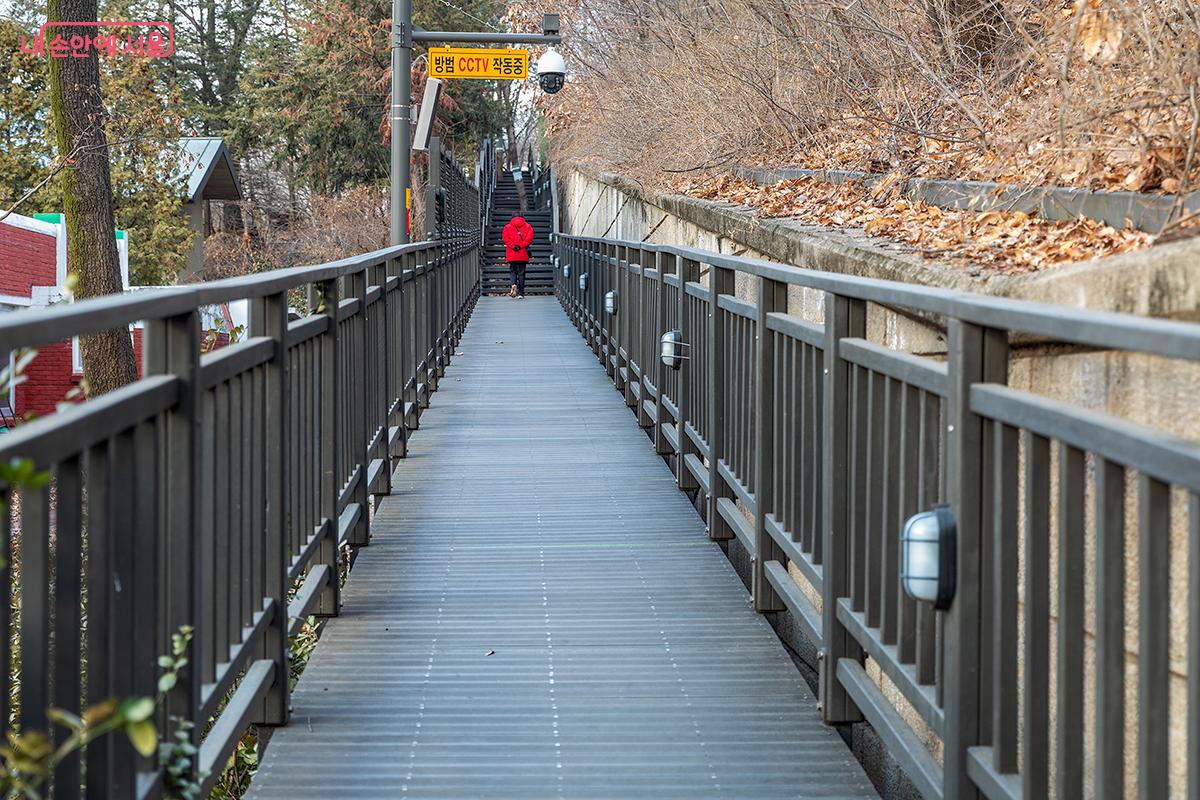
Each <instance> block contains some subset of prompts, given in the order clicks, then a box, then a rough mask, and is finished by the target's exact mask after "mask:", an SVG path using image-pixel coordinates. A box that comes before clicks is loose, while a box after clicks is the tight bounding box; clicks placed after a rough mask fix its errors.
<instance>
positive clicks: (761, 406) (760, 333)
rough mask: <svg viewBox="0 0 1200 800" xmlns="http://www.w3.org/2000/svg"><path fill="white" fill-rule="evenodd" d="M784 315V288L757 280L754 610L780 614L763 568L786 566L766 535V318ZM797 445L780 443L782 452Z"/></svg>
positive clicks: (770, 499) (770, 442) (771, 438)
mask: <svg viewBox="0 0 1200 800" xmlns="http://www.w3.org/2000/svg"><path fill="white" fill-rule="evenodd" d="M776 311H787V284H784V283H780V282H779V281H773V280H770V279H769V278H761V277H760V278H759V279H758V319H757V320H756V323H755V326H754V335H755V340H756V341H755V344H756V346H755V348H754V358H755V362H756V363H755V365H754V378H755V380H754V399H755V403H754V439H755V441H754V500H755V506H756V511H757V512H758V513H756V514H755V515H754V542H755V551H756V553H757V558H755V559H754V581H753V587H754V608H755V610H757V611H779V610H781V609H782V608H783V604H782V603H781V602H780V600H779V597H778V595H776V593H775V591H774V590H773V589H772V588H771V585H770V584H769V583H768V582H767V577H766V572H765V571H764V568H763V565H765V564H766V563H767V562H768V561H778V562H780V563H781V564H785V565H786V564H787V555H786V554H785V553H784V551H783V548H781V547H780V546H779V545H778V544H776V542H775V540H774V539H773V538H772V537H771V535H770V534H769V533H767V524H766V523H767V514H768V513H771V512H773V511H774V510H775V486H774V479H775V449H776V448H775V445H776V441H775V338H774V337H773V336H772V335H771V331H770V330H768V328H767V320H768V315H769V314H771V313H773V312H776ZM798 444H799V443H797V442H781V443H780V446H781V448H789V447H795V446H797V445H798Z"/></svg>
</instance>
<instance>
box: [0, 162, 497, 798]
mask: <svg viewBox="0 0 1200 800" xmlns="http://www.w3.org/2000/svg"><path fill="white" fill-rule="evenodd" d="M459 189H469V187H461V186H460V187H459ZM470 191H474V190H473V189H471V190H470ZM456 202H457V200H456ZM475 202H476V203H477V202H478V200H477V199H476V200H475ZM473 208H477V205H476V206H474V207H473ZM456 213H457V212H456ZM475 213H476V212H475V211H474V210H470V209H468V210H467V211H466V212H463V214H461V215H457V216H455V217H452V218H451V219H450V220H448V221H447V222H448V224H450V223H452V222H456V221H458V220H459V219H460V217H461V221H462V222H463V226H464V227H463V228H462V229H456V230H451V231H449V236H448V238H445V239H442V240H439V241H433V242H422V243H418V244H412V245H405V246H401V247H393V248H389V249H386V250H381V251H378V252H374V253H368V254H366V255H362V256H356V257H354V258H349V259H346V260H343V261H338V262H334V263H330V264H323V265H320V266H315V267H300V268H295V269H285V270H279V271H275V272H268V273H263V274H259V275H253V276H250V277H245V278H237V279H233V280H226V281H220V282H216V283H207V284H197V285H195V286H187V287H180V288H171V289H162V290H154V291H145V292H139V293H135V294H130V295H124V296H113V297H107V298H102V299H96V300H90V301H86V302H79V303H74V304H68V305H60V306H54V307H51V308H48V309H44V310H38V311H29V312H20V313H13V314H6V315H3V316H0V351H4V352H9V351H20V350H24V349H26V348H36V347H38V346H41V345H45V344H49V343H54V342H61V341H63V340H69V339H70V338H71V337H73V336H84V335H88V334H92V333H97V332H100V331H105V330H112V329H121V328H124V327H126V326H131V325H133V324H134V323H135V322H138V321H143V322H144V324H145V328H144V337H143V343H144V375H143V377H142V378H141V379H140V380H138V381H137V382H135V383H133V384H132V385H129V386H126V387H124V388H121V389H118V390H116V391H114V392H112V393H110V394H107V395H104V396H102V397H98V398H95V399H92V400H89V401H88V402H85V403H82V404H80V405H77V406H74V407H71V408H69V409H68V410H65V411H62V412H61V413H57V414H54V415H52V416H48V417H45V418H42V419H39V420H36V421H33V422H29V423H27V424H24V425H21V426H20V427H19V428H17V429H16V430H15V431H13V432H10V433H7V434H4V435H3V436H0V463H3V464H9V463H10V462H11V461H12V460H14V459H16V460H17V463H18V464H23V465H31V468H32V469H34V470H35V472H36V473H39V474H40V473H43V472H44V471H48V473H49V476H50V481H49V482H42V481H25V482H20V481H18V482H19V483H22V485H7V484H6V485H3V486H0V500H2V501H3V502H4V504H5V506H6V507H7V508H8V509H9V511H8V513H5V514H3V515H0V520H2V522H0V525H2V532H0V535H2V537H3V558H4V561H3V565H4V566H3V572H2V574H0V580H3V581H4V585H5V586H6V588H7V590H8V591H9V592H10V597H13V598H14V599H15V600H16V603H15V605H14V607H13V608H14V610H15V611H16V616H15V617H14V616H12V614H11V613H10V606H9V604H8V603H3V604H0V605H2V610H0V647H2V648H3V652H0V703H3V707H0V723H3V724H4V726H5V730H6V731H9V730H12V729H16V730H19V731H23V732H30V731H44V730H47V729H48V728H50V727H51V726H50V724H49V723H50V720H48V719H47V710H48V709H50V708H57V709H62V710H65V711H67V712H69V713H70V714H72V715H78V714H80V713H81V710H82V709H87V708H89V707H95V706H96V705H97V704H100V703H102V702H103V701H104V700H106V699H107V698H111V697H116V698H134V697H154V696H155V695H156V691H157V687H156V683H157V681H158V678H159V675H160V673H161V670H160V669H159V668H158V666H157V665H156V661H157V659H158V657H159V656H160V655H163V654H167V653H170V651H171V644H170V642H171V635H172V633H174V632H176V631H178V630H179V629H181V628H183V627H184V626H189V627H190V628H192V630H193V631H194V637H193V639H192V641H191V643H190V646H189V647H188V650H187V653H186V659H187V664H186V665H185V666H184V667H183V668H182V670H181V671H180V672H179V675H178V681H177V683H176V684H175V686H174V687H173V688H171V689H170V690H169V692H167V693H166V698H165V702H164V704H163V706H162V707H161V708H160V709H159V711H158V712H157V720H158V728H159V730H160V731H162V732H164V733H167V732H170V731H172V730H178V729H179V723H180V721H186V722H190V723H192V726H193V727H191V729H190V733H189V734H188V735H189V736H190V738H191V741H192V744H193V745H194V746H195V747H196V753H195V755H194V756H193V757H192V764H191V769H190V771H189V775H190V779H195V778H197V777H198V778H199V783H200V784H201V788H202V791H203V794H204V795H206V794H207V792H208V789H209V788H210V787H211V786H212V784H213V783H214V782H215V781H216V780H217V778H218V777H219V776H220V773H221V771H222V768H223V767H224V765H225V763H226V761H227V759H228V757H229V754H230V753H231V751H232V749H233V748H234V746H235V745H236V743H237V741H238V739H239V738H240V737H241V736H242V734H243V732H244V730H245V729H246V727H247V725H250V724H254V725H283V724H286V723H287V722H288V715H289V703H288V685H289V677H290V665H289V657H288V637H289V635H290V634H293V633H295V632H296V631H297V630H298V629H299V627H300V626H301V624H302V623H303V621H304V620H305V618H306V617H308V616H309V615H335V614H337V613H338V606H339V598H338V592H339V583H340V582H339V575H340V572H341V570H342V568H343V566H344V561H343V555H342V551H343V547H344V546H346V545H349V546H351V547H358V546H363V545H366V544H367V543H368V542H369V541H370V538H371V530H370V508H369V503H370V500H371V497H372V496H373V495H381V494H387V493H388V491H389V476H390V473H391V468H392V463H393V461H394V460H395V459H397V458H401V457H403V456H404V455H405V451H406V450H405V448H406V442H407V437H408V435H409V432H410V431H411V430H413V429H414V428H416V426H417V424H418V420H419V417H420V413H421V408H422V407H424V406H425V405H426V404H427V403H428V398H429V395H430V393H431V392H433V391H435V390H436V389H437V385H438V380H439V378H440V377H441V376H442V374H443V372H444V370H445V367H446V364H447V362H448V361H449V359H450V357H451V356H452V355H453V353H454V346H455V344H456V343H457V341H458V339H459V336H460V335H461V333H462V330H463V327H464V326H465V324H466V321H467V319H468V317H469V315H470V312H471V309H472V308H473V306H474V303H475V301H476V299H477V298H478V296H479V259H478V233H477V220H476V218H475V216H474V215H475ZM236 300H248V301H249V305H250V322H249V330H248V332H247V334H246V336H245V337H244V338H242V339H241V340H240V341H237V342H235V343H233V344H230V345H229V346H227V347H224V348H222V349H220V350H216V351H214V352H211V353H206V354H202V352H201V336H202V331H201V329H200V315H199V309H200V308H201V307H204V306H211V305H216V304H221V303H228V302H231V301H236ZM26 472H28V468H26ZM10 473H11V474H12V475H18V476H19V475H21V474H25V473H22V472H21V470H19V469H13V470H10ZM10 477H11V476H10ZM14 524H15V525H16V526H18V527H19V532H18V530H17V528H14V527H12V526H13V525H14ZM18 571H19V583H18V584H17V585H16V586H14V585H13V583H12V582H13V579H14V576H15V575H16V574H17V573H18ZM14 666H15V667H16V669H17V670H19V672H17V673H14V672H13V671H12V667H14ZM18 681H19V687H17V688H16V689H13V686H14V683H16V682H18ZM10 696H11V697H12V698H13V699H14V700H15V705H13V704H11V703H10ZM68 732H69V731H66V730H65V729H63V730H61V731H60V733H59V734H58V736H57V740H58V741H61V740H62V739H63V738H64V737H65V735H66V733H68ZM165 780H166V778H165V776H164V773H163V770H162V768H161V765H160V764H159V763H158V758H157V756H155V755H151V756H148V757H142V756H139V755H138V754H137V752H135V750H134V749H133V748H132V747H131V746H130V743H129V742H128V741H126V739H125V737H117V736H108V737H103V738H100V739H97V740H96V741H95V742H93V743H92V744H90V745H89V746H88V747H86V748H85V749H83V750H82V751H75V752H73V753H72V754H70V755H68V756H67V757H66V759H64V760H63V761H62V763H61V764H59V765H58V768H57V770H56V771H55V773H54V775H53V776H52V779H51V781H50V785H51V786H52V791H53V796H54V797H56V798H70V797H79V796H81V795H85V794H86V796H88V797H97V798H99V797H105V798H107V797H113V798H116V797H135V796H136V797H154V796H160V795H161V794H162V793H163V791H164V782H165Z"/></svg>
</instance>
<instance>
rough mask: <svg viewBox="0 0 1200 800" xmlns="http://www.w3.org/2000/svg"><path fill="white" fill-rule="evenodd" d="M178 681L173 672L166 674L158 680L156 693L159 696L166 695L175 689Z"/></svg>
mask: <svg viewBox="0 0 1200 800" xmlns="http://www.w3.org/2000/svg"><path fill="white" fill-rule="evenodd" d="M178 681H179V676H178V675H176V674H175V673H174V672H168V673H167V674H165V675H163V676H162V677H160V678H159V679H158V691H159V693H160V694H166V693H167V692H169V691H171V690H172V689H174V688H175V684H176V683H177V682H178Z"/></svg>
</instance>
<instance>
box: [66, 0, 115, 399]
mask: <svg viewBox="0 0 1200 800" xmlns="http://www.w3.org/2000/svg"><path fill="white" fill-rule="evenodd" d="M96 5H97V4H96V0H50V4H49V9H48V17H49V19H50V20H51V21H62V22H94V21H95V20H96V17H97V8H96ZM69 30H70V32H71V35H80V36H87V37H89V39H91V38H94V37H95V36H96V27H95V26H94V25H93V26H91V27H71V28H70V29H69ZM50 113H51V116H52V118H53V122H54V131H55V136H56V138H57V143H58V152H59V155H60V157H63V158H66V159H67V160H68V164H67V166H66V168H65V169H63V171H62V172H61V173H60V177H59V180H60V181H61V183H62V195H63V212H64V214H65V218H66V228H67V264H68V265H69V268H70V270H71V273H72V275H74V276H75V278H76V285H75V297H76V298H78V299H85V298H88V297H97V296H99V295H105V294H117V293H120V292H121V291H123V290H124V287H123V286H122V282H121V264H120V261H119V259H118V257H117V239H116V225H115V223H114V221H113V198H112V183H111V180H110V177H109V169H108V141H107V139H106V138H105V136H104V116H105V114H104V104H103V102H102V100H101V96H100V64H99V61H98V60H97V55H96V51H95V50H94V49H89V50H88V53H87V57H86V58H74V57H68V58H51V59H50ZM80 351H81V353H82V355H83V375H84V379H85V380H86V382H87V386H88V392H89V393H90V394H91V395H93V396H94V395H100V394H104V393H105V392H111V391H112V390H113V389H117V388H119V387H121V386H124V385H126V384H128V383H132V382H133V381H135V380H137V365H136V362H135V360H134V353H133V340H132V339H131V338H130V335H129V331H128V330H126V329H120V330H112V331H106V332H104V333H99V334H96V335H94V336H85V337H83V339H82V341H81V342H80Z"/></svg>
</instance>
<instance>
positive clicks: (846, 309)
mask: <svg viewBox="0 0 1200 800" xmlns="http://www.w3.org/2000/svg"><path fill="white" fill-rule="evenodd" d="M866 311H867V310H866V303H864V302H862V301H860V300H852V299H850V298H847V297H841V296H838V295H836V294H833V293H832V292H827V293H826V294H825V370H824V371H825V400H824V406H823V410H824V425H823V428H824V433H823V435H824V443H823V455H824V464H823V465H822V470H821V472H822V475H823V476H824V479H823V481H822V486H821V507H822V514H821V518H822V520H824V527H823V529H822V531H821V536H822V537H823V539H824V545H823V547H822V552H823V553H824V558H825V562H824V572H823V574H822V577H823V580H824V586H823V589H824V592H823V593H822V596H821V601H822V606H823V607H822V619H821V630H822V632H823V634H824V637H825V648H824V650H823V652H822V653H821V654H820V655H822V656H823V658H821V664H820V670H819V673H820V680H821V686H820V693H819V694H820V701H821V705H822V711H823V716H824V719H825V721H826V722H829V723H845V722H856V721H858V720H859V719H861V718H862V717H861V715H860V714H859V712H858V709H857V708H856V707H855V706H854V703H853V701H852V700H851V699H850V697H849V695H847V694H846V690H845V689H844V688H842V685H841V682H840V681H839V680H838V679H837V665H838V662H839V661H840V660H841V659H843V658H849V659H853V660H855V661H858V660H861V659H862V650H861V649H860V648H859V646H858V643H857V642H856V641H855V640H854V637H853V636H851V635H850V633H849V631H847V630H846V629H845V627H844V626H843V625H842V624H841V622H840V621H839V620H838V617H837V605H838V601H839V599H841V598H843V597H847V596H849V595H850V555H851V550H850V536H849V535H848V534H849V531H850V520H851V516H850V510H849V502H850V489H851V486H852V484H853V479H854V476H853V475H852V473H851V470H850V439H849V436H848V434H849V431H850V429H851V426H852V425H853V426H854V428H855V430H856V431H857V430H860V429H859V426H858V424H859V422H860V421H861V419H862V413H863V409H861V408H857V407H856V408H855V410H854V412H853V413H852V412H851V403H850V399H851V384H850V375H851V369H852V367H851V365H850V363H849V362H847V361H846V360H845V358H844V357H843V356H842V354H841V352H840V344H841V340H842V339H846V338H851V337H862V336H865V335H866V327H867V313H866ZM856 394H857V393H856ZM861 435H862V434H861V432H860V433H859V434H858V436H859V437H860V438H861Z"/></svg>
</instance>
